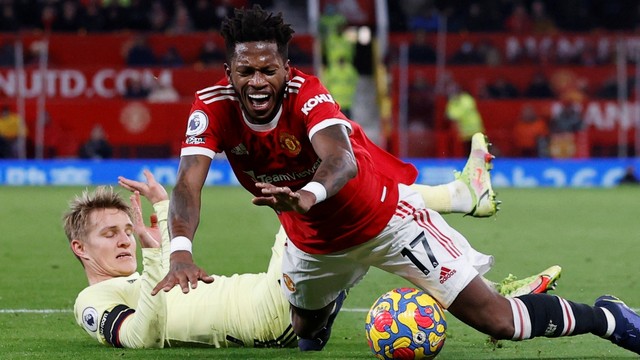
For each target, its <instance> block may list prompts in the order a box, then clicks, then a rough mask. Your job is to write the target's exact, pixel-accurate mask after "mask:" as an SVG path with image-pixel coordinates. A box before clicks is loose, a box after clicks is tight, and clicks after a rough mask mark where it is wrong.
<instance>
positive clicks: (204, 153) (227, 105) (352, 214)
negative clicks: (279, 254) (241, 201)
mask: <svg viewBox="0 0 640 360" xmlns="http://www.w3.org/2000/svg"><path fill="white" fill-rule="evenodd" d="M221 33H222V35H223V37H224V40H225V45H226V50H227V53H226V55H227V63H225V65H224V68H225V76H224V77H223V78H222V79H220V80H219V81H218V82H216V83H215V84H213V86H211V87H209V88H207V89H203V90H201V91H199V92H196V98H195V100H194V102H193V105H192V110H191V114H190V116H189V120H188V123H189V125H188V130H187V133H186V136H185V139H184V141H183V143H182V150H181V157H180V166H179V169H178V177H177V181H176V186H175V188H174V190H173V200H172V201H171V210H170V220H169V222H170V224H171V225H170V226H171V232H172V235H173V236H174V237H173V238H172V240H171V247H172V253H171V259H170V261H171V267H170V269H169V272H168V274H167V276H165V278H164V279H163V280H162V281H161V282H160V283H158V285H157V286H156V287H155V288H154V290H153V291H154V292H156V293H157V292H159V291H169V290H170V289H171V288H173V287H175V286H176V285H178V286H179V287H180V288H181V289H182V290H183V291H184V292H189V291H190V289H193V288H195V287H197V286H198V283H199V281H200V280H201V281H203V282H211V281H213V279H212V278H211V277H209V276H208V275H207V274H206V272H204V271H203V270H202V269H201V268H199V267H198V266H197V265H196V264H195V263H194V261H193V256H192V254H191V249H192V239H193V238H194V235H195V234H196V230H197V227H198V223H199V220H200V208H201V207H200V205H201V195H202V194H201V189H202V186H203V184H204V181H205V179H206V175H207V174H208V171H209V167H210V165H211V159H212V158H213V157H214V156H215V154H217V153H221V152H225V153H226V155H227V158H228V159H229V162H230V165H231V168H232V169H233V170H234V172H235V174H236V177H237V178H238V181H239V183H240V184H241V185H242V186H243V187H245V189H247V190H248V191H249V192H251V193H252V194H253V195H254V198H253V199H252V202H253V204H255V205H258V206H269V207H270V208H271V209H273V210H274V212H275V214H276V215H277V216H278V219H279V220H280V222H281V224H282V225H283V227H284V229H285V231H286V233H287V237H288V240H287V246H286V248H285V251H284V255H283V263H282V273H283V275H282V290H283V292H284V293H285V295H286V297H287V299H288V300H289V303H290V304H291V306H290V308H291V321H292V326H293V329H294V332H295V333H296V334H297V335H298V336H299V337H300V338H302V339H305V340H316V339H317V340H320V341H322V338H323V333H324V332H325V331H326V330H327V329H326V325H327V320H328V319H329V318H330V317H331V316H332V315H333V313H334V309H335V303H336V299H339V295H341V293H342V292H343V291H344V290H345V289H349V288H351V287H352V286H354V285H355V284H356V283H357V282H358V281H359V280H360V279H361V278H362V277H363V276H365V275H366V273H367V272H368V270H369V268H370V267H372V266H373V267H377V268H380V269H382V270H384V271H387V272H389V273H393V274H396V275H398V276H401V277H403V278H404V279H406V280H408V281H411V282H412V283H413V284H415V285H416V286H418V287H419V288H421V289H422V290H424V291H425V292H427V293H429V294H430V295H431V296H433V297H434V298H435V299H436V300H438V302H439V303H440V304H441V305H442V306H443V307H444V308H446V309H447V310H449V313H451V314H452V315H453V316H455V317H456V318H458V319H460V320H461V321H463V322H464V323H465V324H467V325H469V326H471V327H473V328H475V329H477V330H479V331H482V332H484V333H486V334H488V335H490V336H493V337H494V338H496V339H511V340H524V339H531V338H534V337H537V336H546V337H561V336H570V335H579V334H586V333H591V334H594V335H597V336H601V337H603V338H607V339H609V340H611V341H612V342H614V343H615V344H617V345H619V346H622V347H624V348H626V349H629V350H631V351H634V352H636V353H640V339H639V338H640V330H638V327H639V326H638V324H640V317H639V316H638V315H637V314H635V313H633V312H632V311H626V308H625V307H624V306H623V304H622V303H621V302H619V301H618V300H615V299H613V298H608V297H606V298H600V299H598V300H597V302H596V306H590V305H586V304H580V303H576V302H572V301H569V300H567V299H563V298H561V297H557V296H550V295H547V294H527V295H522V296H518V297H515V298H505V297H503V296H501V295H499V294H498V293H497V292H495V291H494V290H493V289H491V288H490V287H489V286H487V284H485V283H484V282H483V280H482V277H481V276H480V273H479V272H478V270H477V269H476V267H475V264H474V263H473V261H472V260H471V259H470V258H469V257H468V256H467V253H466V252H465V250H466V249H461V248H460V247H459V245H460V244H461V243H463V242H466V240H465V239H464V237H463V236H462V234H460V233H458V232H457V231H456V230H455V229H453V228H451V227H450V226H449V225H448V224H447V223H446V221H445V220H444V219H443V218H442V216H441V215H439V214H438V213H437V212H434V211H432V210H430V209H429V208H428V207H426V206H425V203H424V200H423V199H422V197H421V196H419V194H417V192H416V191H414V190H413V189H411V188H409V185H410V184H413V183H414V182H415V179H416V177H417V169H415V167H414V166H412V165H411V164H408V163H406V162H403V161H402V160H400V159H398V158H395V157H393V156H391V155H390V154H388V153H386V152H384V151H383V150H382V149H380V148H379V147H377V146H375V144H373V143H372V142H371V140H370V139H368V138H367V136H366V134H365V133H364V131H363V129H362V128H361V127H360V126H359V125H358V124H357V123H356V122H354V121H352V120H351V119H348V118H346V117H345V116H344V114H343V113H341V112H340V107H339V105H338V104H336V103H335V101H333V98H332V97H331V94H329V93H328V92H327V90H326V88H325V87H324V86H323V85H322V84H321V82H320V81H319V80H318V79H317V77H315V76H313V75H309V74H305V73H303V72H301V71H299V70H298V69H295V68H294V67H293V66H291V65H290V63H289V59H288V43H289V41H290V40H291V38H292V35H293V29H292V28H291V26H290V25H288V24H286V23H284V20H283V19H282V15H281V14H273V13H269V12H266V11H264V10H262V8H260V7H259V6H254V7H253V8H252V9H236V10H235V12H234V15H233V16H231V17H228V18H226V19H225V20H224V21H223V25H222V30H221Z"/></svg>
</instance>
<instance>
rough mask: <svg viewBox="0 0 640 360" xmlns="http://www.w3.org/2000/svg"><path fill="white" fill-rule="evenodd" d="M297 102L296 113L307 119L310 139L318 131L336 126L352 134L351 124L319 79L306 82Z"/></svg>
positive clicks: (311, 78)
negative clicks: (341, 126) (344, 127)
mask: <svg viewBox="0 0 640 360" xmlns="http://www.w3.org/2000/svg"><path fill="white" fill-rule="evenodd" d="M297 102H298V103H297V104H296V109H297V110H296V111H299V115H300V116H302V117H303V118H304V119H305V123H306V126H307V133H308V135H309V138H312V137H313V135H314V134H315V133H316V132H317V131H318V130H321V129H323V128H326V127H328V126H331V125H336V124H340V125H344V126H346V127H347V128H348V129H349V132H351V124H350V123H349V121H348V119H347V117H346V116H345V115H344V114H343V113H342V112H341V111H340V105H339V104H338V103H337V102H336V101H335V99H334V98H333V96H332V95H331V94H330V93H329V90H327V88H325V87H324V85H322V83H321V82H320V80H319V79H318V78H317V77H309V78H307V79H306V80H305V81H304V83H303V84H302V85H301V86H300V89H299V92H298V97H297Z"/></svg>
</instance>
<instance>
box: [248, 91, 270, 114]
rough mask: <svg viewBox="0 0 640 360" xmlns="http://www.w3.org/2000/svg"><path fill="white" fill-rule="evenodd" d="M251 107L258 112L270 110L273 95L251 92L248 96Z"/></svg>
mask: <svg viewBox="0 0 640 360" xmlns="http://www.w3.org/2000/svg"><path fill="white" fill-rule="evenodd" d="M247 97H248V98H249V103H250V104H251V108H252V109H253V110H254V111H256V112H264V111H267V110H269V106H270V101H269V100H271V95H268V94H251V95H248V96H247Z"/></svg>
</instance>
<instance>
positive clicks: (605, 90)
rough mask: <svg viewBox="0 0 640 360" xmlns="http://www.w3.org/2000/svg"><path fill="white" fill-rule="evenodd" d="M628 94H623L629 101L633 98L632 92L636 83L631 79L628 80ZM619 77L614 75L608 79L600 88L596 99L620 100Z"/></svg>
mask: <svg viewBox="0 0 640 360" xmlns="http://www.w3.org/2000/svg"><path fill="white" fill-rule="evenodd" d="M625 80H626V82H627V83H626V90H627V91H626V93H624V94H622V96H623V98H625V99H629V98H630V96H631V90H632V89H633V84H634V81H633V80H632V79H630V78H626V79H625ZM618 90H619V86H618V77H617V76H616V75H615V74H613V75H611V76H610V77H608V78H607V79H606V80H605V81H604V82H603V83H602V85H601V86H600V88H599V89H598V90H597V92H596V97H597V98H599V99H607V100H616V99H617V98H618Z"/></svg>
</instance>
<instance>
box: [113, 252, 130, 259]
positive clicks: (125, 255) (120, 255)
mask: <svg viewBox="0 0 640 360" xmlns="http://www.w3.org/2000/svg"><path fill="white" fill-rule="evenodd" d="M124 258H131V254H129V253H122V254H118V256H116V259H124Z"/></svg>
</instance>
